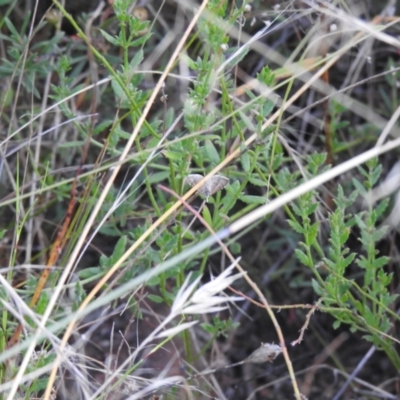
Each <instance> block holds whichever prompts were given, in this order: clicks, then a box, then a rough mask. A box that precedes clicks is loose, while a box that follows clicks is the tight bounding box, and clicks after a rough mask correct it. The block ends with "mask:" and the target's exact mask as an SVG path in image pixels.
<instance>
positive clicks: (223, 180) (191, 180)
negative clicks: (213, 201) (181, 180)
mask: <svg viewBox="0 0 400 400" xmlns="http://www.w3.org/2000/svg"><path fill="white" fill-rule="evenodd" d="M203 178H204V176H203V175H200V174H191V175H188V176H187V177H186V179H185V181H186V183H187V184H188V185H189V186H191V187H193V186H194V185H196V184H197V183H198V182H200V181H201V180H202V179H203ZM228 183H229V179H228V178H227V177H226V176H222V175H214V176H212V177H211V178H209V179H208V180H207V181H206V182H205V183H204V184H203V185H202V186H200V187H199V189H197V192H198V193H200V194H201V195H203V196H204V197H205V198H206V201H208V198H209V197H210V196H211V195H213V194H214V193H216V192H218V191H219V190H222V189H223V188H224V187H225V186H226V185H227V184H228Z"/></svg>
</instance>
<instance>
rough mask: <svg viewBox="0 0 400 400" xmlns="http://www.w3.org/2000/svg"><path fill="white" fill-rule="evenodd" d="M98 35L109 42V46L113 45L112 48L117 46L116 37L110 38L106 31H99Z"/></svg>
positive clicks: (117, 40)
mask: <svg viewBox="0 0 400 400" xmlns="http://www.w3.org/2000/svg"><path fill="white" fill-rule="evenodd" d="M100 33H101V34H102V35H103V36H104V38H105V39H106V40H107V41H108V42H110V43H111V44H113V45H114V46H118V45H119V39H118V38H117V37H114V36H111V35H110V34H109V33H107V32H106V31H103V29H100Z"/></svg>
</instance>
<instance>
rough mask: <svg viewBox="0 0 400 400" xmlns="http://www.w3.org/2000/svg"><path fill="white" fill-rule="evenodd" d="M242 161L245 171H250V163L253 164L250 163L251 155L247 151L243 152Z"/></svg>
mask: <svg viewBox="0 0 400 400" xmlns="http://www.w3.org/2000/svg"><path fill="white" fill-rule="evenodd" d="M240 163H241V164H242V168H243V170H244V171H245V172H249V171H250V165H251V164H250V156H249V154H248V152H247V151H245V152H244V153H242V155H241V156H240Z"/></svg>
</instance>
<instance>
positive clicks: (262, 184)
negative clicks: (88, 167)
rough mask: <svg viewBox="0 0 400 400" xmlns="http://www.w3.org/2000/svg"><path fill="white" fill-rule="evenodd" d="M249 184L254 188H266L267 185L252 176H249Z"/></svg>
mask: <svg viewBox="0 0 400 400" xmlns="http://www.w3.org/2000/svg"><path fill="white" fill-rule="evenodd" d="M249 182H250V183H251V184H252V185H254V186H267V185H268V183H267V182H264V181H263V180H261V179H258V178H255V177H254V175H251V176H249Z"/></svg>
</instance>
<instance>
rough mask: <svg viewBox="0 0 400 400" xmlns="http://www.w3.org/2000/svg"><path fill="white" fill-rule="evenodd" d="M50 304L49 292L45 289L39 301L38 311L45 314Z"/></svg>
mask: <svg viewBox="0 0 400 400" xmlns="http://www.w3.org/2000/svg"><path fill="white" fill-rule="evenodd" d="M48 304H49V293H48V291H47V290H43V291H42V293H41V294H40V297H39V300H38V302H37V306H36V312H37V313H38V314H40V315H43V314H44V312H45V311H46V308H47V305H48Z"/></svg>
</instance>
